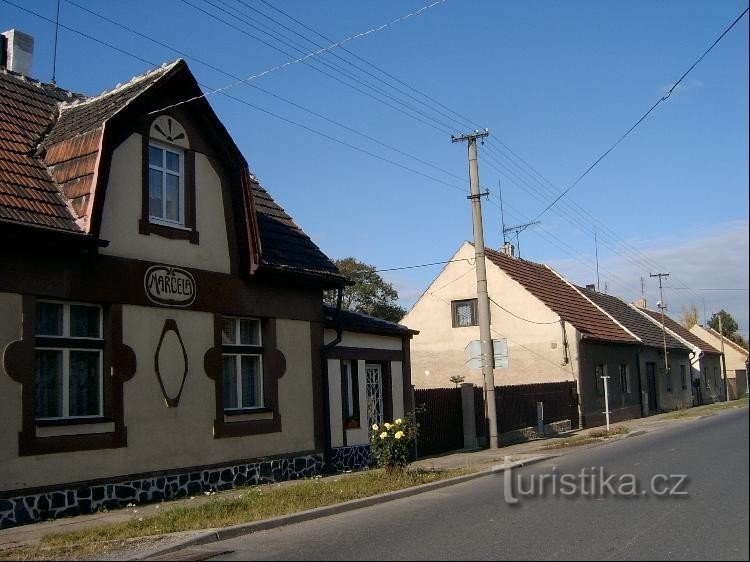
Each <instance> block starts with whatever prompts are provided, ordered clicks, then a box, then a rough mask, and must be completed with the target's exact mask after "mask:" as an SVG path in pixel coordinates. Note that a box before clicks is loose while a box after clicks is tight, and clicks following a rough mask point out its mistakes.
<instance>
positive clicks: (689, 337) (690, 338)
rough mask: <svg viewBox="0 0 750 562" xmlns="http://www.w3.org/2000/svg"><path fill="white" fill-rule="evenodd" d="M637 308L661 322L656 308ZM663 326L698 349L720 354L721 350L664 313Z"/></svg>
mask: <svg viewBox="0 0 750 562" xmlns="http://www.w3.org/2000/svg"><path fill="white" fill-rule="evenodd" d="M638 310H640V311H641V312H644V313H645V314H648V315H649V316H650V317H651V318H653V319H654V320H656V321H657V322H659V323H660V324H661V312H659V311H656V310H649V309H648V308H639V309H638ZM664 326H665V327H666V328H667V329H668V330H670V331H671V332H673V333H674V334H677V336H678V337H680V338H682V339H683V340H685V341H686V342H688V343H690V344H692V345H694V346H695V347H697V348H698V349H700V350H701V351H702V352H703V353H711V354H715V355H721V352H720V351H719V350H718V349H716V348H715V347H713V346H712V345H711V344H709V343H707V342H704V341H703V340H702V339H700V338H699V337H698V336H696V335H695V334H694V333H692V332H691V331H690V330H688V329H687V328H685V327H684V326H682V324H680V323H679V322H675V321H674V320H672V319H671V318H670V317H669V316H667V315H666V314H665V315H664Z"/></svg>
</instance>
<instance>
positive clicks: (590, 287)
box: [586, 283, 596, 291]
mask: <svg viewBox="0 0 750 562" xmlns="http://www.w3.org/2000/svg"><path fill="white" fill-rule="evenodd" d="M586 288H587V289H588V290H590V291H596V285H594V284H593V283H590V284H588V285H586Z"/></svg>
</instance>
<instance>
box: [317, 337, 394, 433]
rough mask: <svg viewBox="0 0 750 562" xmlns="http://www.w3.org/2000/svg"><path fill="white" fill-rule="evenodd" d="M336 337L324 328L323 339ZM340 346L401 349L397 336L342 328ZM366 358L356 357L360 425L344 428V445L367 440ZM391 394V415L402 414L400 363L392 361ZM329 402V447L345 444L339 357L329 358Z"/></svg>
mask: <svg viewBox="0 0 750 562" xmlns="http://www.w3.org/2000/svg"><path fill="white" fill-rule="evenodd" d="M335 337H336V332H335V331H333V330H325V333H324V340H325V341H326V342H331V341H333V339H334V338H335ZM339 345H340V346H342V347H362V348H368V349H387V350H401V349H402V343H401V338H400V337H388V336H378V335H371V334H361V333H353V332H344V333H343V335H342V340H341V343H340V344H339ZM366 365H367V361H364V360H358V361H357V374H358V377H357V378H358V382H359V385H358V388H359V415H360V427H358V428H355V429H347V430H346V445H348V446H351V445H367V444H368V443H369V442H370V440H369V428H368V423H367V386H366V384H367V381H366V376H365V367H366ZM390 368H391V396H392V399H393V418H394V419H396V418H400V417H403V415H404V375H403V363H402V362H401V361H391V362H390ZM328 404H329V422H330V430H331V447H341V446H343V445H344V439H343V433H342V432H343V419H342V415H341V410H342V402H341V361H340V360H339V359H328Z"/></svg>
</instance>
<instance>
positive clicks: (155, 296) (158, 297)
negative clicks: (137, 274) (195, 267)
mask: <svg viewBox="0 0 750 562" xmlns="http://www.w3.org/2000/svg"><path fill="white" fill-rule="evenodd" d="M143 288H144V289H145V290H146V296H147V297H148V300H150V301H151V302H153V303H154V304H158V305H161V306H176V307H186V306H190V305H191V304H193V302H194V301H195V291H196V284H195V277H193V275H192V273H190V272H189V271H186V270H184V269H180V268H179V267H170V266H167V265H152V266H151V267H149V268H148V269H147V270H146V275H144V277H143Z"/></svg>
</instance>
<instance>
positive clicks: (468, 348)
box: [402, 242, 643, 426]
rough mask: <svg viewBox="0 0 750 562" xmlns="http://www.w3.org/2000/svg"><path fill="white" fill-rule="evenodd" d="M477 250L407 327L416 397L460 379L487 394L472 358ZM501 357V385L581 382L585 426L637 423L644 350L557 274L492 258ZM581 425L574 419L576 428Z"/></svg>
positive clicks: (441, 277) (467, 250) (461, 258)
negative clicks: (410, 334) (608, 421)
mask: <svg viewBox="0 0 750 562" xmlns="http://www.w3.org/2000/svg"><path fill="white" fill-rule="evenodd" d="M474 254H475V250H474V246H473V245H472V244H471V243H469V242H465V243H464V244H462V246H461V247H460V248H459V249H458V251H457V252H456V253H455V255H454V256H453V257H452V258H451V259H450V261H449V262H448V263H447V264H446V265H445V267H444V268H443V270H442V271H441V272H440V273H439V274H438V276H437V277H436V278H435V279H434V280H433V281H432V283H431V284H430V285H429V287H428V288H427V289H426V290H425V291H424V293H423V294H422V295H421V296H420V298H419V299H418V300H417V302H416V303H415V304H414V306H413V307H412V308H411V310H409V312H408V313H407V314H406V316H405V317H404V318H403V319H402V323H403V324H405V325H406V326H408V327H409V328H412V329H415V330H418V331H419V335H417V336H415V337H414V339H413V341H412V345H411V358H412V361H411V363H412V380H413V382H414V384H415V386H417V387H419V388H436V387H445V386H449V385H450V378H451V377H452V376H454V375H458V376H463V377H464V380H465V382H467V383H473V384H475V385H477V386H480V387H481V386H483V380H482V372H481V366H480V364H479V362H478V361H477V360H476V358H475V357H472V356H471V354H472V349H475V348H476V347H477V346H476V345H475V344H472V342H476V341H478V340H479V325H478V324H479V322H478V314H477V298H476V295H477V284H476V277H475V267H474ZM486 263H487V290H488V293H489V298H490V323H491V334H492V338H493V341H494V349H495V370H494V377H495V384H496V385H497V386H501V385H521V384H530V383H545V382H561V381H575V382H576V384H577V389H578V401H579V410H580V422H581V423H582V424H583V425H584V426H593V425H601V424H603V423H604V421H605V414H604V412H605V410H606V406H605V388H604V384H605V382H604V380H605V379H603V378H602V377H609V378H608V379H606V380H607V394H608V396H609V401H610V407H609V409H610V412H611V419H612V420H619V419H627V418H632V417H638V416H640V415H641V409H642V406H641V393H640V391H639V386H638V380H637V376H636V374H637V373H638V355H637V354H638V350H639V349H640V347H641V346H642V344H643V342H642V341H641V340H640V338H639V337H638V336H637V335H636V334H635V333H634V332H633V331H632V330H630V329H629V328H628V327H627V326H626V325H625V324H623V323H621V322H619V321H618V320H617V319H616V318H613V317H612V316H611V315H610V314H608V313H607V312H606V311H605V310H603V309H602V307H600V306H598V305H597V304H596V303H595V302H593V301H592V300H591V299H589V298H587V297H586V296H585V295H584V293H583V291H582V290H581V289H579V288H578V287H576V286H575V285H573V284H571V283H569V282H568V281H567V280H565V279H564V278H563V277H562V276H561V275H559V274H558V273H557V272H556V271H554V270H553V269H552V268H551V267H549V266H547V265H544V264H540V263H534V262H531V261H527V260H523V259H520V258H517V257H514V256H512V255H507V254H506V253H504V252H498V251H494V250H492V249H486ZM574 421H576V420H574Z"/></svg>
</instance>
